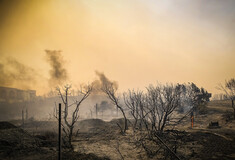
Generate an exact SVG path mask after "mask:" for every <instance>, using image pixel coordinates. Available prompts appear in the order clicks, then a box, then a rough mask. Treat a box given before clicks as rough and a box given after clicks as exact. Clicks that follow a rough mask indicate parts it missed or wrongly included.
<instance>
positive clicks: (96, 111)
mask: <svg viewBox="0 0 235 160" xmlns="http://www.w3.org/2000/svg"><path fill="white" fill-rule="evenodd" d="M95 114H96V119H97V118H98V106H97V103H96V104H95Z"/></svg>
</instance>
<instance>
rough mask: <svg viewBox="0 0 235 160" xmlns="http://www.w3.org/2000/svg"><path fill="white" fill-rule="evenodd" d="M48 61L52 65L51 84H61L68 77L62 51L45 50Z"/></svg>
mask: <svg viewBox="0 0 235 160" xmlns="http://www.w3.org/2000/svg"><path fill="white" fill-rule="evenodd" d="M45 51H46V54H47V61H48V62H49V64H50V66H51V70H50V79H49V84H50V85H61V84H63V83H64V82H65V81H66V80H67V79H68V73H67V70H66V69H65V67H64V63H65V61H64V60H63V57H62V55H61V51H57V50H45Z"/></svg>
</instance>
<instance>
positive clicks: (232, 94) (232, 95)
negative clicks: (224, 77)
mask: <svg viewBox="0 0 235 160" xmlns="http://www.w3.org/2000/svg"><path fill="white" fill-rule="evenodd" d="M218 89H220V90H222V91H224V92H225V94H226V95H227V97H228V98H229V99H230V100H231V102H232V108H233V118H234V119H235V106H234V99H235V79H234V78H232V79H230V80H229V81H225V85H222V84H220V85H219V87H218Z"/></svg>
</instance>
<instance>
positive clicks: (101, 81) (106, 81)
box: [93, 71, 118, 91]
mask: <svg viewBox="0 0 235 160" xmlns="http://www.w3.org/2000/svg"><path fill="white" fill-rule="evenodd" d="M95 74H96V75H97V76H98V77H99V80H96V81H94V82H93V86H94V88H95V91H99V90H100V89H101V88H102V86H104V85H107V84H108V85H109V84H112V86H113V87H114V88H115V89H118V83H117V82H116V81H111V80H109V79H108V78H107V77H106V75H105V74H104V73H102V72H99V71H95Z"/></svg>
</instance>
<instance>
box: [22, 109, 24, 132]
mask: <svg viewBox="0 0 235 160" xmlns="http://www.w3.org/2000/svg"><path fill="white" fill-rule="evenodd" d="M22 127H23V128H24V109H22Z"/></svg>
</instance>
